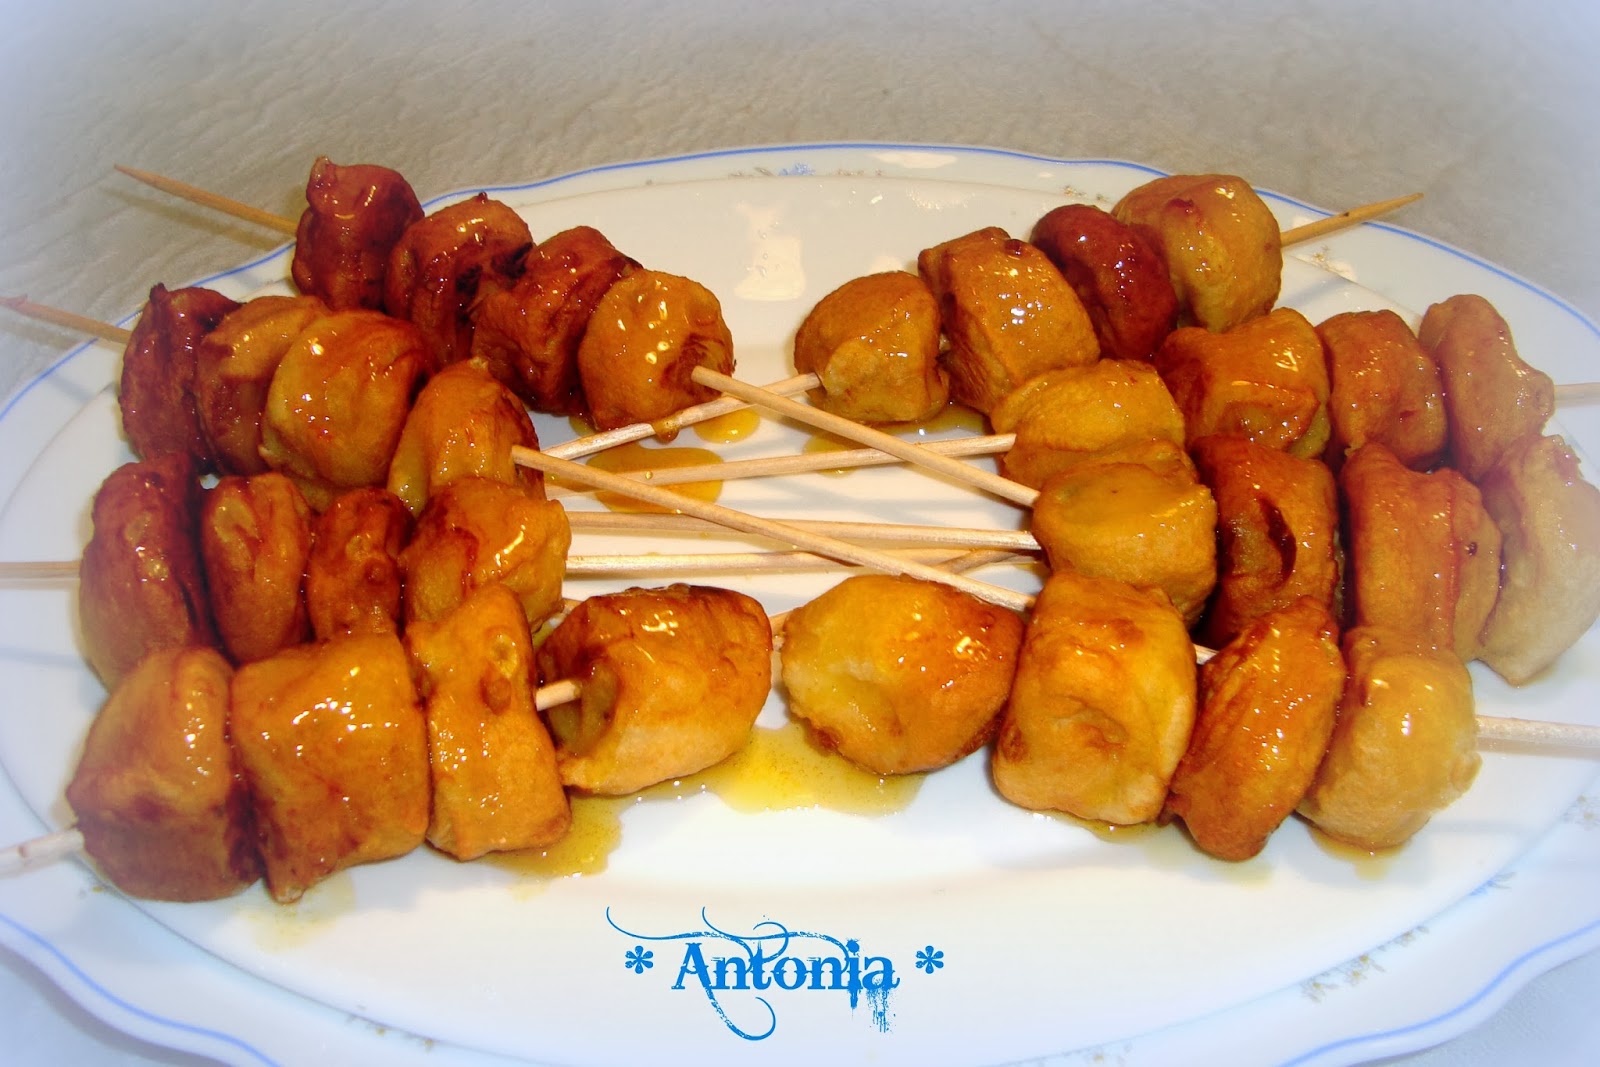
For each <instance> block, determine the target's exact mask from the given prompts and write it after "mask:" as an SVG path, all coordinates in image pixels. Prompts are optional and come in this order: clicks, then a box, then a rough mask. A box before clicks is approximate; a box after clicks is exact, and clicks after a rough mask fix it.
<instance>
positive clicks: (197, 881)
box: [67, 648, 261, 901]
mask: <svg viewBox="0 0 1600 1067" xmlns="http://www.w3.org/2000/svg"><path fill="white" fill-rule="evenodd" d="M232 674H233V669H232V668H231V667H229V666H228V661H227V660H225V659H223V658H222V655H221V653H219V652H217V651H216V650H215V649H212V648H170V649H162V650H160V651H156V652H152V653H151V654H150V655H149V656H146V657H145V658H144V659H142V660H140V661H139V664H138V665H137V666H136V667H135V668H134V669H133V670H132V671H130V672H129V673H128V674H127V675H126V676H125V677H124V678H123V679H122V680H121V681H120V682H119V683H118V684H117V687H116V688H115V689H113V690H112V692H111V696H110V699H108V700H107V701H106V703H105V705H104V706H103V707H102V708H101V709H100V712H99V714H97V715H96V716H95V718H94V721H93V722H91V723H90V724H89V735H88V737H87V738H86V739H85V741H84V746H83V755H82V756H81V757H80V758H79V760H78V766H77V769H76V770H74V771H73V774H72V780H71V781H70V782H68V783H67V803H68V804H70V805H71V806H72V811H73V814H74V816H75V817H76V818H77V825H78V830H79V831H80V832H81V833H82V834H83V846H84V851H86V852H87V853H88V854H89V855H90V856H91V857H92V858H93V859H94V861H95V863H96V864H97V865H98V866H99V868H100V870H102V871H103V872H105V875H106V877H108V878H109V879H111V881H112V883H113V884H114V885H116V887H117V888H118V889H121V890H122V891H123V892H124V893H127V894H129V895H130V896H135V897H143V898H145V899H148V900H179V901H186V900H218V899H221V898H223V897H228V896H232V895H233V894H235V893H237V892H238V891H239V890H241V889H243V888H244V887H245V886H247V885H250V884H251V883H252V882H254V881H255V880H256V879H257V878H259V877H260V876H261V862H260V860H259V858H258V857H257V855H256V847H255V846H256V841H255V829H254V825H253V822H252V819H251V813H250V801H249V795H248V793H247V792H246V791H245V787H244V782H243V780H242V779H241V778H240V777H239V773H238V770H237V767H236V766H235V759H234V754H233V746H232V745H230V744H229V742H228V730H227V718H228V706H229V705H228V687H229V682H230V680H231V678H232Z"/></svg>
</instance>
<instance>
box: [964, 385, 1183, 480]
mask: <svg viewBox="0 0 1600 1067" xmlns="http://www.w3.org/2000/svg"><path fill="white" fill-rule="evenodd" d="M989 421H990V423H991V424H992V425H993V427H994V431H995V433H1001V434H1006V433H1010V434H1016V442H1015V443H1014V444H1013V445H1012V446H1011V450H1010V451H1009V452H1007V453H1006V454H1005V456H1004V457H1002V459H1001V465H1000V467H1001V471H1002V473H1004V474H1005V476H1006V477H1007V478H1010V479H1012V480H1013V481H1017V482H1021V483H1022V484H1024V485H1030V486H1032V487H1033V488H1035V489H1037V488H1039V487H1040V486H1042V485H1044V483H1045V480H1046V479H1048V478H1049V477H1050V476H1051V475H1053V474H1057V473H1059V472H1061V471H1064V470H1068V469H1070V468H1072V467H1074V466H1076V465H1078V464H1080V463H1085V462H1098V461H1100V460H1103V459H1110V458H1113V457H1117V458H1123V457H1121V456H1119V455H1118V454H1119V453H1126V452H1128V451H1130V450H1131V451H1133V452H1145V451H1148V450H1149V448H1150V447H1151V442H1155V441H1169V442H1172V443H1174V444H1178V445H1182V444H1183V443H1184V431H1183V415H1182V413H1181V412H1179V410H1178V405H1177V403H1176V402H1174V401H1173V399H1172V394H1171V393H1169V392H1168V391H1167V387H1166V384H1165V383H1163V382H1162V380H1161V377H1160V376H1159V375H1158V374H1156V372H1155V371H1154V370H1153V369H1152V368H1151V367H1150V365H1149V364H1148V363H1142V362H1139V361H1136V360H1127V359H1102V360H1099V361H1097V362H1095V363H1091V364H1089V365H1088V366H1085V367H1071V368H1064V369H1061V370H1053V371H1047V372H1046V373H1044V374H1041V375H1039V376H1038V377H1036V378H1030V379H1029V380H1028V381H1027V382H1026V383H1025V384H1024V385H1023V386H1022V387H1021V388H1019V389H1017V390H1015V391H1014V392H1013V393H1012V394H1011V395H1010V396H1008V397H1006V398H1005V400H1004V401H1003V402H1001V404H1000V406H999V407H997V408H995V409H994V411H993V412H991V413H990V415H989Z"/></svg>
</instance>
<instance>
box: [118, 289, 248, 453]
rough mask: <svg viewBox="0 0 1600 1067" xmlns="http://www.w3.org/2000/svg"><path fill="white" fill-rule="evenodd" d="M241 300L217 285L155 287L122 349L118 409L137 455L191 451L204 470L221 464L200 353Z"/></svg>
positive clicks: (123, 427) (123, 428) (124, 429)
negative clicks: (203, 393) (204, 424)
mask: <svg viewBox="0 0 1600 1067" xmlns="http://www.w3.org/2000/svg"><path fill="white" fill-rule="evenodd" d="M238 307H239V303H238V301H236V300H233V299H231V298H229V297H226V296H223V295H222V294H221V293H219V292H216V291H215V290H213V289H204V288H201V287H199V286H191V287H189V288H186V289H171V290H169V289H168V288H167V287H166V286H164V285H157V286H155V287H154V288H153V289H151V290H150V299H149V300H148V301H146V303H145V306H144V311H143V312H141V313H140V315H139V321H138V322H137V323H135V324H134V327H133V334H132V336H130V337H129V338H128V344H127V347H125V348H124V349H123V352H122V377H121V379H120V381H119V383H118V386H117V407H118V410H119V411H120V412H121V413H122V430H123V432H124V433H125V434H127V436H128V444H129V446H130V447H132V449H133V454H134V455H136V456H138V457H139V458H140V459H154V458H156V457H157V456H164V455H166V454H167V453H169V452H186V453H188V454H189V455H190V456H192V457H193V458H194V460H195V464H196V466H197V468H198V470H199V471H200V473H201V474H209V473H211V471H213V470H214V469H215V468H216V457H215V456H214V455H213V454H212V450H211V442H210V440H209V439H208V438H207V437H206V434H205V431H204V429H202V428H201V425H200V414H199V411H198V410H197V408H196V406H195V385H196V380H195V379H196V362H195V352H196V350H197V349H198V348H199V346H200V340H201V338H203V337H205V335H206V334H208V333H210V332H211V331H212V330H214V329H216V327H217V325H218V323H220V322H221V321H222V319H223V317H224V316H226V315H227V314H228V313H229V312H231V311H234V310H235V309H237V308H238Z"/></svg>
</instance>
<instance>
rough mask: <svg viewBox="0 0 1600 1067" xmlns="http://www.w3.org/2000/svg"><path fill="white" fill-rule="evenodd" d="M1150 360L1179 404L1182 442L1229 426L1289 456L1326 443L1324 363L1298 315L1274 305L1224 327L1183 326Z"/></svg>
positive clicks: (1315, 453) (1318, 451)
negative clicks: (1215, 329) (1184, 437)
mask: <svg viewBox="0 0 1600 1067" xmlns="http://www.w3.org/2000/svg"><path fill="white" fill-rule="evenodd" d="M1155 368H1156V370H1157V371H1158V372H1160V374H1161V380H1162V381H1164V382H1166V383H1167V388H1168V389H1169V390H1171V391H1172V397H1173V399H1174V400H1175V401H1177V404H1178V407H1179V409H1180V410H1181V411H1182V412H1183V419H1184V425H1185V427H1186V428H1187V430H1188V435H1189V438H1188V439H1189V442H1190V443H1191V444H1192V443H1193V442H1194V441H1196V440H1198V439H1199V438H1202V437H1205V436H1207V435H1209V434H1214V433H1231V434H1237V435H1239V436H1241V437H1248V438H1250V439H1251V440H1253V441H1259V442H1261V443H1262V444H1264V445H1267V446H1268V447H1271V448H1278V449H1282V450H1283V451H1285V452H1288V453H1290V454H1292V455H1296V456H1304V457H1321V455H1322V453H1323V449H1324V448H1325V447H1326V446H1327V443H1328V432H1329V423H1328V365H1327V362H1326V361H1325V360H1324V358H1323V355H1322V341H1321V340H1320V339H1319V338H1318V337H1317V331H1316V330H1315V329H1313V328H1312V326H1311V323H1309V322H1307V321H1306V318H1305V316H1304V315H1302V314H1300V313H1299V312H1298V311H1295V310H1294V309H1293V308H1278V309H1277V310H1275V311H1272V312H1269V313H1267V314H1265V315H1259V316H1257V317H1255V318H1253V319H1251V320H1249V321H1248V322H1245V323H1243V324H1241V325H1239V326H1235V327H1233V328H1232V329H1229V330H1226V331H1224V332H1213V331H1210V330H1203V329H1200V328H1199V327H1197V326H1186V327H1183V328H1182V329H1179V330H1176V331H1174V332H1173V333H1172V334H1171V335H1169V336H1168V337H1167V339H1166V340H1165V341H1164V342H1162V345H1161V348H1160V350H1159V351H1157V352H1156V355H1155Z"/></svg>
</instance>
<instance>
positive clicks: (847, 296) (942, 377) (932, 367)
mask: <svg viewBox="0 0 1600 1067" xmlns="http://www.w3.org/2000/svg"><path fill="white" fill-rule="evenodd" d="M794 369H795V370H797V371H799V372H800V373H801V374H815V375H816V376H817V377H818V378H820V379H822V388H820V389H813V390H811V399H812V402H813V403H814V404H816V405H817V406H819V407H821V408H822V409H824V410H825V411H831V412H833V413H834V414H835V415H839V416H842V417H843V418H847V419H853V420H855V421H857V422H867V423H884V422H920V421H921V420H923V419H928V418H931V417H933V416H934V415H936V414H938V412H939V411H941V410H943V408H944V406H945V405H946V404H948V403H949V401H950V376H949V375H948V374H947V373H946V372H945V370H944V368H943V367H942V366H940V364H939V305H938V302H937V301H936V300H934V297H933V293H932V292H931V291H929V289H928V287H927V285H926V284H924V282H923V281H922V279H921V278H919V277H917V276H916V275H915V274H910V273H907V272H906V271H885V272H883V273H881V274H869V275H867V276H865V277H861V278H853V279H851V280H850V281H848V282H845V283H844V284H843V285H841V286H839V288H837V289H835V290H833V292H831V293H829V294H828V295H827V296H825V297H823V298H822V299H821V300H819V301H818V302H817V305H816V307H814V308H812V309H811V311H810V313H809V314H807V315H806V317H805V320H804V321H802V322H801V323H800V329H799V331H798V332H797V333H796V334H795V338H794Z"/></svg>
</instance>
